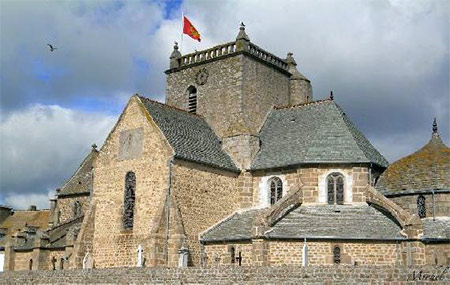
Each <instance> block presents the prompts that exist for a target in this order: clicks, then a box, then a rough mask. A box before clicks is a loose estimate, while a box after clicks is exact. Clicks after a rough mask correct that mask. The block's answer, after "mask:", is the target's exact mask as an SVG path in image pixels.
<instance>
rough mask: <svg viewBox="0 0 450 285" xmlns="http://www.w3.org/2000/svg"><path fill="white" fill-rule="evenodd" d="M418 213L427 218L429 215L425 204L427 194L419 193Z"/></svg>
mask: <svg viewBox="0 0 450 285" xmlns="http://www.w3.org/2000/svg"><path fill="white" fill-rule="evenodd" d="M417 214H418V215H419V217H420V218H425V217H426V216H427V208H426V206H425V196H423V195H419V197H417Z"/></svg>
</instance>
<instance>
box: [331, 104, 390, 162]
mask: <svg viewBox="0 0 450 285" xmlns="http://www.w3.org/2000/svg"><path fill="white" fill-rule="evenodd" d="M335 107H336V108H337V109H338V111H339V114H340V115H341V116H342V119H343V120H344V125H345V127H346V128H347V130H348V132H349V133H350V135H351V136H352V138H353V142H354V143H355V144H356V146H357V147H358V149H359V150H360V151H361V152H362V153H363V155H364V157H365V158H366V159H367V160H368V161H372V160H374V159H373V158H372V156H371V155H370V153H366V150H365V149H363V148H362V145H360V144H359V143H358V142H359V139H362V140H364V141H366V143H368V144H369V146H371V147H372V148H373V150H375V151H376V152H378V154H379V155H380V156H381V157H382V158H383V159H384V160H385V162H386V163H387V165H389V161H388V160H387V159H386V158H385V157H384V156H383V155H382V154H381V153H380V152H379V151H378V150H377V149H376V148H375V147H374V146H373V145H372V143H371V142H370V141H369V139H367V138H366V136H365V135H364V134H363V133H362V132H361V131H360V130H359V129H358V128H357V127H356V126H355V124H354V123H353V122H352V121H351V120H350V118H349V117H348V116H347V113H346V112H345V111H344V110H343V109H342V108H341V106H339V105H338V104H335ZM351 128H353V129H354V130H355V131H356V132H358V133H359V134H360V135H361V138H357V137H356V135H357V134H356V133H355V131H352V129H351Z"/></svg>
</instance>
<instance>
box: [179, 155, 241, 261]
mask: <svg viewBox="0 0 450 285" xmlns="http://www.w3.org/2000/svg"><path fill="white" fill-rule="evenodd" d="M237 180H238V179H237V174H235V173H230V172H227V171H223V170H218V169H213V168H210V167H205V166H201V165H198V164H194V163H189V162H185V161H180V160H177V161H176V163H175V164H174V166H173V172H172V186H171V192H172V194H173V196H174V197H175V199H176V202H177V205H178V208H179V211H180V215H181V217H182V219H183V221H182V223H183V226H184V231H185V234H186V237H187V244H186V245H187V246H188V247H189V253H190V255H191V260H190V264H192V265H199V264H200V255H201V253H200V244H199V242H198V236H199V234H200V233H201V232H203V231H205V230H206V229H208V228H209V227H211V226H213V225H214V224H216V223H217V222H219V221H220V220H221V219H224V218H225V217H227V216H228V215H230V214H231V213H233V212H234V211H235V210H237V209H238V208H239V203H238V202H239V192H238V189H237Z"/></svg>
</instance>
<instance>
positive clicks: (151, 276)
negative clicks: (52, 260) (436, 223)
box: [0, 266, 450, 284]
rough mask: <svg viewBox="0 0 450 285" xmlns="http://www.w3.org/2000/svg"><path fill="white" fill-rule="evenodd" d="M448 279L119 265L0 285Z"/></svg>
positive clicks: (429, 272)
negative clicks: (127, 266)
mask: <svg viewBox="0 0 450 285" xmlns="http://www.w3.org/2000/svg"><path fill="white" fill-rule="evenodd" d="M407 281H410V282H409V283H408V284H417V283H416V282H420V284H446V283H447V284H448V282H450V272H449V268H448V267H437V266H436V267H432V266H423V267H395V266H307V267H299V266H279V267H239V266H219V267H213V268H115V269H89V270H81V269H78V270H63V271H61V270H55V271H26V272H23V271H22V272H4V273H0V284H31V283H33V284H36V283H38V284H40V283H45V284H49V283H50V284H54V283H59V284H65V283H72V284H74V283H77V284H81V283H84V284H85V283H114V284H129V283H133V284H144V283H145V284H148V283H152V284H386V283H388V284H405V283H406V282H407Z"/></svg>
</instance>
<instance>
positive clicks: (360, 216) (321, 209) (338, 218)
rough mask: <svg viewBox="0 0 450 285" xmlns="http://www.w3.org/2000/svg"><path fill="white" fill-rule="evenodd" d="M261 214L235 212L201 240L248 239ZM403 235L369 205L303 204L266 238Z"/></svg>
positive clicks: (361, 237) (395, 225)
mask: <svg viewBox="0 0 450 285" xmlns="http://www.w3.org/2000/svg"><path fill="white" fill-rule="evenodd" d="M260 211H264V209H260V210H249V211H246V212H243V213H235V214H233V215H231V216H230V218H228V219H226V220H224V221H222V222H220V223H218V224H217V225H216V226H215V227H213V228H211V229H210V230H208V231H207V232H206V233H204V234H203V235H202V237H201V240H202V241H203V242H223V241H231V240H249V239H251V238H252V229H253V223H254V220H255V217H256V215H257V214H258V213H259V212H260ZM343 229H345V230H343ZM400 232H401V227H400V225H399V224H398V223H396V222H395V221H394V220H393V218H392V217H390V216H389V215H388V214H385V213H384V212H382V211H380V210H379V209H377V208H374V207H373V206H370V205H367V204H366V205H358V206H351V205H332V206H330V205H311V206H309V205H308V206H303V205H302V206H300V207H298V208H296V209H294V210H292V211H291V212H289V213H288V214H287V215H286V216H284V217H283V218H282V219H281V220H280V221H278V222H277V223H276V224H275V225H273V226H272V227H271V228H270V229H269V230H267V231H266V232H265V233H264V236H265V238H268V239H304V238H315V239H359V240H366V239H371V240H399V239H404V237H403V236H402V235H401V234H400Z"/></svg>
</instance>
